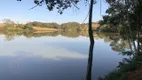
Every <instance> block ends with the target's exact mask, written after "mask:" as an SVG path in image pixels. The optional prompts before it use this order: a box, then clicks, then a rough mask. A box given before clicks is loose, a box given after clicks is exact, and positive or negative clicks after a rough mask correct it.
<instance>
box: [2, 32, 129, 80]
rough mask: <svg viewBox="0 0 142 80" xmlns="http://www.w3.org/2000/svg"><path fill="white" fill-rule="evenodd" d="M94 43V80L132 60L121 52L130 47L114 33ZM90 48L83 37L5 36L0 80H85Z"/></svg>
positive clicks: (48, 35)
mask: <svg viewBox="0 0 142 80" xmlns="http://www.w3.org/2000/svg"><path fill="white" fill-rule="evenodd" d="M54 34H55V33H54ZM94 39H95V45H94V54H93V63H92V64H93V66H92V80H97V79H98V77H104V76H105V75H107V74H109V73H110V72H111V71H113V70H115V69H116V67H117V66H118V65H119V62H120V61H122V59H123V58H128V56H123V55H121V53H120V52H121V51H122V49H123V48H128V47H129V46H128V43H127V41H125V40H123V39H121V38H120V37H118V35H112V33H111V35H110V34H104V33H103V34H102V33H101V34H99V33H94ZM89 44H90V43H89V37H88V36H87V35H86V36H84V35H80V34H73V35H68V34H67V33H63V34H59V33H56V34H55V35H53V33H48V34H47V33H46V34H45V33H42V34H37V33H35V34H32V35H28V36H26V35H23V34H20V35H17V34H2V33H1V34H0V65H1V68H0V80H85V77H86V70H87V62H88V52H89ZM122 44H123V45H122Z"/></svg>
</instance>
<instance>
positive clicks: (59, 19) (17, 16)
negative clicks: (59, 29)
mask: <svg viewBox="0 0 142 80" xmlns="http://www.w3.org/2000/svg"><path fill="white" fill-rule="evenodd" d="M0 5H1V6H0V22H2V20H3V19H10V20H13V21H15V22H16V23H26V22H31V21H40V22H56V23H59V24H61V23H66V22H79V23H82V22H83V21H84V19H85V17H86V16H87V15H88V10H89V4H88V5H87V6H85V4H84V0H80V2H79V4H77V6H78V7H79V9H77V8H75V7H74V6H73V7H71V8H68V9H66V10H64V11H63V14H59V13H58V12H57V10H56V9H54V10H53V11H48V10H47V9H46V5H45V4H43V5H42V6H38V7H36V8H34V9H32V10H30V8H32V7H33V6H35V4H34V2H33V0H22V1H17V0H1V2H0ZM107 8H108V4H107V3H106V2H105V0H102V8H101V13H100V0H97V3H96V4H95V5H94V10H93V22H96V21H98V20H100V19H102V15H105V11H106V9H107ZM86 22H88V20H87V19H86V21H85V23H86Z"/></svg>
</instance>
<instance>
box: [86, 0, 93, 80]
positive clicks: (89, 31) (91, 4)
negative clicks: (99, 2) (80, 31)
mask: <svg viewBox="0 0 142 80" xmlns="http://www.w3.org/2000/svg"><path fill="white" fill-rule="evenodd" d="M93 4H94V0H91V3H90V9H89V25H88V26H89V28H88V34H89V38H90V47H89V58H88V65H87V72H86V80H91V74H92V60H93V48H94V37H93V30H92V13H93Z"/></svg>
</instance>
